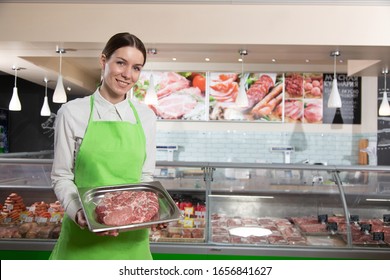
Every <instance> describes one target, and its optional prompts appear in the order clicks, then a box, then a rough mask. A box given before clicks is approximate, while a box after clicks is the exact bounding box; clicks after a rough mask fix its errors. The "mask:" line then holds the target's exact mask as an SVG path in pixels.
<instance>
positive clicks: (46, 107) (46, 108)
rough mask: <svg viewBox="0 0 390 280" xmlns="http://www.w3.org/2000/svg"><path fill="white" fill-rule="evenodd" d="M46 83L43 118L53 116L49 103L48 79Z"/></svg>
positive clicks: (45, 80) (45, 79)
mask: <svg viewBox="0 0 390 280" xmlns="http://www.w3.org/2000/svg"><path fill="white" fill-rule="evenodd" d="M43 80H44V82H45V97H44V98H43V105H42V109H41V116H43V117H48V116H50V115H51V111H50V107H49V102H48V100H47V82H48V80H47V78H44V79H43Z"/></svg>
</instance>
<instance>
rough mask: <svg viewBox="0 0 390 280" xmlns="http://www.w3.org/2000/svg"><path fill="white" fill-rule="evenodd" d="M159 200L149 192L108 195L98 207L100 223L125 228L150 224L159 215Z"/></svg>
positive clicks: (119, 192) (97, 212) (124, 192)
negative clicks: (138, 224)
mask: <svg viewBox="0 0 390 280" xmlns="http://www.w3.org/2000/svg"><path fill="white" fill-rule="evenodd" d="M158 208H159V204H158V198H157V195H156V194H155V193H153V192H148V191H117V192H112V193H106V194H105V195H104V197H103V198H102V199H101V200H100V202H99V204H98V205H97V206H96V209H95V212H96V214H97V220H98V222H99V223H102V224H105V225H109V226H123V225H129V224H135V223H144V222H149V221H150V220H152V218H153V217H154V216H155V215H156V214H157V213H158Z"/></svg>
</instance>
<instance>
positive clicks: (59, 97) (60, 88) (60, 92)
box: [53, 74, 67, 103]
mask: <svg viewBox="0 0 390 280" xmlns="http://www.w3.org/2000/svg"><path fill="white" fill-rule="evenodd" d="M66 101H67V97H66V92H65V88H64V83H63V81H62V75H61V74H60V75H58V81H57V85H56V88H55V90H54V94H53V102H54V103H66Z"/></svg>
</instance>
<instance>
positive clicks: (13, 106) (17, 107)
mask: <svg viewBox="0 0 390 280" xmlns="http://www.w3.org/2000/svg"><path fill="white" fill-rule="evenodd" d="M22 69H25V68H18V67H16V66H13V67H12V70H15V83H14V89H13V91H12V97H11V101H10V102H9V105H8V109H9V110H10V111H21V110H22V105H21V104H20V100H19V95H18V88H17V86H16V80H17V78H18V70H22Z"/></svg>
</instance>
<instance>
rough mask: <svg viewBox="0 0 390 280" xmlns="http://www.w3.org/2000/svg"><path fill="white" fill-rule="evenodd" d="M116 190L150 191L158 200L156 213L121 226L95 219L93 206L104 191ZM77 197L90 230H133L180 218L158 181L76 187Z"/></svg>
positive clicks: (174, 205) (175, 206)
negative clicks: (144, 219) (140, 220)
mask: <svg viewBox="0 0 390 280" xmlns="http://www.w3.org/2000/svg"><path fill="white" fill-rule="evenodd" d="M116 191H151V192H154V193H156V194H157V196H158V202H159V211H158V215H156V217H155V218H153V220H152V221H149V222H145V223H135V224H129V225H123V226H108V225H105V224H102V223H99V222H98V221H97V216H96V213H95V208H96V206H97V205H98V203H99V201H100V200H101V199H102V198H103V196H104V195H105V194H106V193H109V192H116ZM78 192H79V199H80V202H81V205H82V208H83V210H84V213H85V216H86V219H87V224H88V228H89V230H90V231H92V232H102V231H107V230H120V231H126V230H133V229H140V228H147V227H150V226H152V225H154V224H160V223H169V222H173V221H177V220H179V219H180V218H181V213H180V210H179V208H178V207H177V205H176V204H175V202H174V201H173V199H172V198H171V196H170V195H169V193H168V192H167V191H166V189H165V188H164V187H163V186H162V185H161V183H160V182H158V181H154V182H148V183H139V184H129V185H120V186H105V187H98V188H92V189H88V188H82V189H78Z"/></svg>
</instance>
